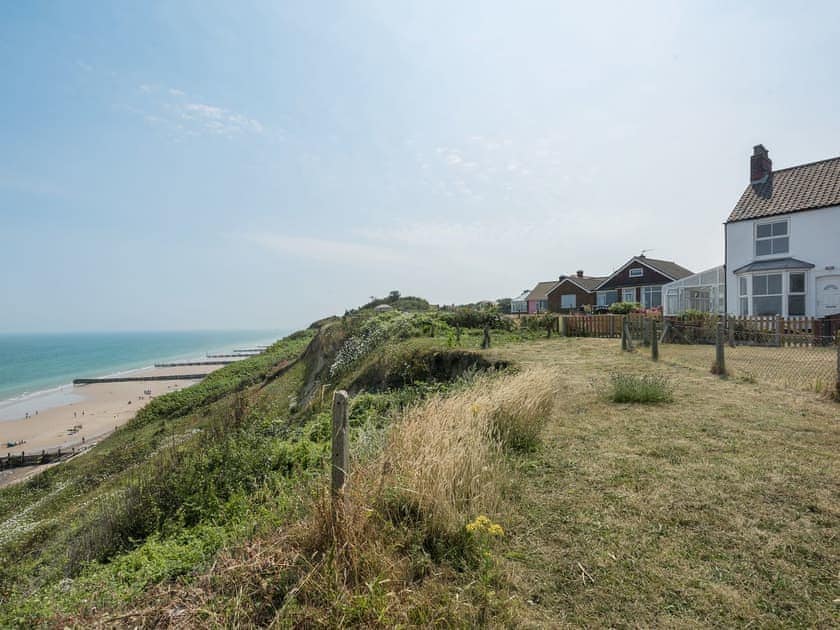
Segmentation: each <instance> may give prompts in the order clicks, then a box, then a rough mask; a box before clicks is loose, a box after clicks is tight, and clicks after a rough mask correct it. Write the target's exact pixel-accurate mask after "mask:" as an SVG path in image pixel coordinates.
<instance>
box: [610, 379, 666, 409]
mask: <svg viewBox="0 0 840 630" xmlns="http://www.w3.org/2000/svg"><path fill="white" fill-rule="evenodd" d="M610 378H611V381H612V383H611V390H610V399H611V400H612V401H613V402H617V403H662V402H671V401H672V400H673V399H674V395H673V391H672V387H671V383H670V382H669V381H668V379H667V378H666V377H665V376H662V375H659V374H642V375H637V374H621V373H614V374H612V375H611V376H610Z"/></svg>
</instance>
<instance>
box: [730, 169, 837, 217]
mask: <svg viewBox="0 0 840 630" xmlns="http://www.w3.org/2000/svg"><path fill="white" fill-rule="evenodd" d="M835 205H840V157H836V158H831V159H828V160H821V161H820V162H813V163H811V164H802V165H800V166H793V167H791V168H784V169H780V170H778V171H773V173H772V175H771V176H770V177H768V178H767V181H766V182H764V183H760V184H750V185H749V186H747V188H746V190H745V191H744V193H743V194H742V195H741V198H740V199H739V200H738V203H737V204H735V208H733V210H732V212H731V213H730V215H729V219H727V223H732V222H734V221H745V220H747V219H760V218H762V217H771V216H775V215H778V214H788V213H790V212H799V211H801V210H814V209H816V208H825V207H827V206H835Z"/></svg>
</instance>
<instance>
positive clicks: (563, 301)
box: [560, 293, 577, 308]
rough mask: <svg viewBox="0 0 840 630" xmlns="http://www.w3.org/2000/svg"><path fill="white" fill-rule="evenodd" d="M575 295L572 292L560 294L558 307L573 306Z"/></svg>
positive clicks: (575, 303)
mask: <svg viewBox="0 0 840 630" xmlns="http://www.w3.org/2000/svg"><path fill="white" fill-rule="evenodd" d="M575 306H577V296H576V295H575V294H574V293H571V294H566V295H561V296H560V308H575Z"/></svg>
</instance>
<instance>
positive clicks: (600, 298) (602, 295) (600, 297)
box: [595, 289, 618, 306]
mask: <svg viewBox="0 0 840 630" xmlns="http://www.w3.org/2000/svg"><path fill="white" fill-rule="evenodd" d="M610 293H614V294H615V299H614V300H613V301H612V302H608V301H607V299H608V298H609V294H610ZM616 302H618V291H617V290H616V289H608V290H606V291H597V292H596V294H595V305H596V306H610V305H611V304H615V303H616Z"/></svg>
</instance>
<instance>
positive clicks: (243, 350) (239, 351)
mask: <svg viewBox="0 0 840 630" xmlns="http://www.w3.org/2000/svg"><path fill="white" fill-rule="evenodd" d="M233 351H234V352H236V353H237V354H244V353H246V352H249V353H251V354H260V353H261V352H265V348H234V350H233Z"/></svg>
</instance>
